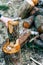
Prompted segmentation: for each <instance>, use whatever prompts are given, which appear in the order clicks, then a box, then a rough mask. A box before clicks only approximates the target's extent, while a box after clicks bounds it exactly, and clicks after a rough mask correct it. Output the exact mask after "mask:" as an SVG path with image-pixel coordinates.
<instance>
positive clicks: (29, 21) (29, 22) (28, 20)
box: [23, 16, 34, 28]
mask: <svg viewBox="0 0 43 65" xmlns="http://www.w3.org/2000/svg"><path fill="white" fill-rule="evenodd" d="M33 19H34V16H30V17H29V18H26V19H24V22H23V27H24V28H30V26H31V25H32V23H33Z"/></svg>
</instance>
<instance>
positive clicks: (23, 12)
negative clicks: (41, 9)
mask: <svg viewBox="0 0 43 65" xmlns="http://www.w3.org/2000/svg"><path fill="white" fill-rule="evenodd" d="M33 7H34V3H33V2H32V0H24V2H23V4H22V5H21V6H20V7H19V9H18V16H19V17H21V18H25V17H26V16H27V14H28V13H29V12H30V11H31V9H32V8H33Z"/></svg>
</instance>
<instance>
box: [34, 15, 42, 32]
mask: <svg viewBox="0 0 43 65" xmlns="http://www.w3.org/2000/svg"><path fill="white" fill-rule="evenodd" d="M35 26H36V28H37V30H38V32H39V33H43V16H42V15H37V16H36V18H35Z"/></svg>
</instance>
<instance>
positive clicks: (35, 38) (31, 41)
mask: <svg viewBox="0 0 43 65" xmlns="http://www.w3.org/2000/svg"><path fill="white" fill-rule="evenodd" d="M38 37H39V35H36V36H35V37H34V38H32V39H30V41H29V42H32V41H33V40H35V39H36V38H38Z"/></svg>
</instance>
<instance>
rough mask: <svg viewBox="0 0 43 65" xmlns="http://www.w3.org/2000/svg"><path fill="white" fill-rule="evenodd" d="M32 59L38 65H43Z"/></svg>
mask: <svg viewBox="0 0 43 65" xmlns="http://www.w3.org/2000/svg"><path fill="white" fill-rule="evenodd" d="M30 59H31V60H32V61H34V62H35V63H36V64H38V65H42V64H41V63H40V62H38V61H36V60H35V59H33V58H32V57H30Z"/></svg>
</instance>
